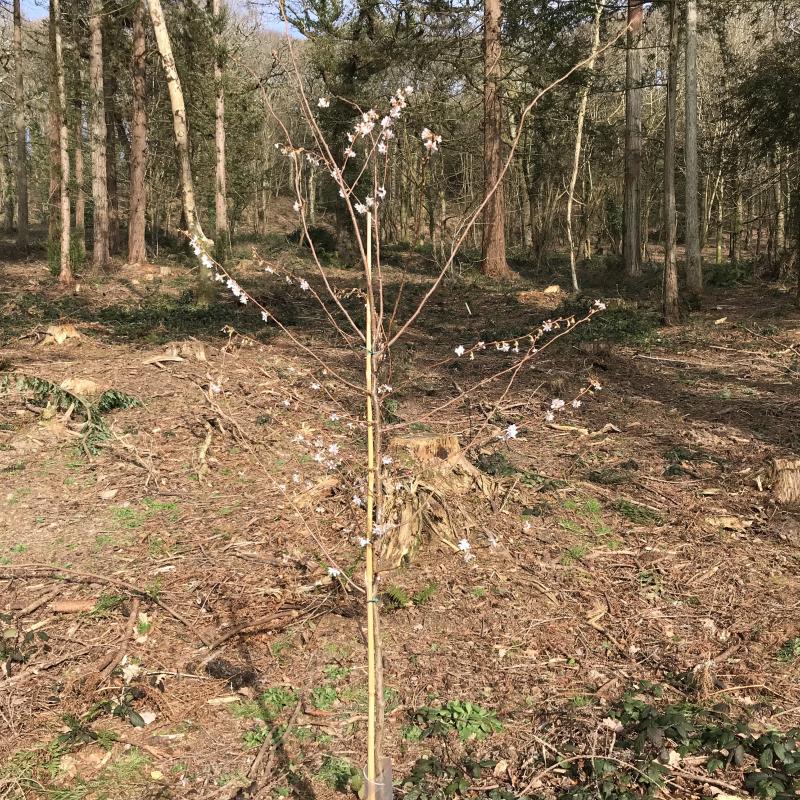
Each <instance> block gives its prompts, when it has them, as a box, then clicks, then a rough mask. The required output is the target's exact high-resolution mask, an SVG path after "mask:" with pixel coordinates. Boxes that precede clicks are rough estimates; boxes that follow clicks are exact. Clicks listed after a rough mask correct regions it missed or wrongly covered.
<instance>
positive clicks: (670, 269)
mask: <svg viewBox="0 0 800 800" xmlns="http://www.w3.org/2000/svg"><path fill="white" fill-rule="evenodd" d="M677 89H678V0H670V2H669V68H668V71H667V114H666V119H665V121H664V295H663V302H664V309H663V316H664V322H665V324H667V325H674V324H676V323H677V322H678V321H679V320H680V309H679V308H678V262H677V260H676V257H675V243H676V232H677V215H676V213H675V110H676V109H675V104H676V95H677Z"/></svg>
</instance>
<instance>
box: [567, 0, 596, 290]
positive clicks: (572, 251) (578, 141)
mask: <svg viewBox="0 0 800 800" xmlns="http://www.w3.org/2000/svg"><path fill="white" fill-rule="evenodd" d="M602 16H603V3H602V2H601V0H595V4H594V24H593V26H592V50H591V55H590V58H589V63H588V64H587V65H586V69H587V70H588V71H589V78H588V79H587V81H586V85H585V86H584V87H583V90H582V91H581V102H580V106H579V107H578V120H577V123H576V130H575V153H574V155H573V161H572V174H571V176H570V180H569V193H568V195H567V241H568V242H569V268H570V276H571V278H572V288H573V289H574V290H575V291H576V292H577V291H579V290H580V286H579V285H578V269H577V264H576V261H577V249H578V248H577V245H576V244H575V238H574V236H573V233H572V206H573V204H574V202H575V187H576V185H577V183H578V173H579V172H580V167H581V150H582V148H583V126H584V122H585V120H586V106H587V105H588V104H589V92H590V91H591V89H592V78H593V77H594V65H595V61H596V59H597V51H598V50H599V49H600V20H601V18H602Z"/></svg>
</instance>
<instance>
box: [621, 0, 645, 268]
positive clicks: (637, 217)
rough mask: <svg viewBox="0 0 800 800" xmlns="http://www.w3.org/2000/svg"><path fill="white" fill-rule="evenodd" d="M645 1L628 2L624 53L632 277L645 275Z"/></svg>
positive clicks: (626, 232)
mask: <svg viewBox="0 0 800 800" xmlns="http://www.w3.org/2000/svg"><path fill="white" fill-rule="evenodd" d="M643 14H644V9H643V0H628V34H627V47H626V50H625V200H624V218H623V237H624V239H623V245H622V256H623V259H624V261H625V271H626V272H627V274H628V275H629V276H631V277H635V276H637V275H639V274H640V273H641V271H642V233H641V216H642V209H641V203H642V200H641V175H642V50H641V47H640V42H639V39H640V37H641V33H642V18H643Z"/></svg>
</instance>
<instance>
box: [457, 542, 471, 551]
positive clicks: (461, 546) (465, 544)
mask: <svg viewBox="0 0 800 800" xmlns="http://www.w3.org/2000/svg"><path fill="white" fill-rule="evenodd" d="M458 549H459V550H460V551H461V552H462V553H466V552H468V551H469V550H471V549H472V545H471V544H470V543H469V541H468V540H467V539H461V540H459V542H458Z"/></svg>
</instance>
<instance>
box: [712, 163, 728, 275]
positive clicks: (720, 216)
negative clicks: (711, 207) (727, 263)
mask: <svg viewBox="0 0 800 800" xmlns="http://www.w3.org/2000/svg"><path fill="white" fill-rule="evenodd" d="M724 198H725V180H724V179H723V178H722V177H720V184H719V194H718V195H717V230H716V253H715V258H714V261H715V263H717V264H721V263H722V226H723V223H724V222H725V205H724V202H725V201H724Z"/></svg>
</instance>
